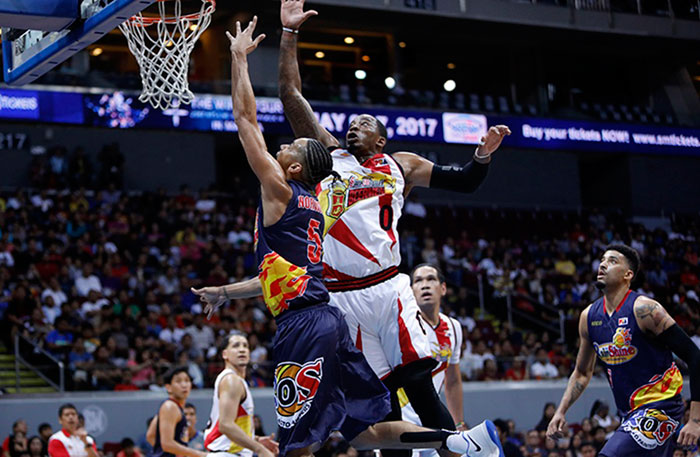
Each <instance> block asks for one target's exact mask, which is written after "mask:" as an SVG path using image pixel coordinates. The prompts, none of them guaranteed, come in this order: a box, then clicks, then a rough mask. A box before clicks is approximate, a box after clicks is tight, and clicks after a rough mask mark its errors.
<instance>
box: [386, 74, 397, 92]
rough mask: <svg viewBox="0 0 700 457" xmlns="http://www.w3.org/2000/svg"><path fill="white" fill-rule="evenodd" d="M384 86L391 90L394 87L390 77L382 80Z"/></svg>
mask: <svg viewBox="0 0 700 457" xmlns="http://www.w3.org/2000/svg"><path fill="white" fill-rule="evenodd" d="M384 84H386V87H387V89H389V90H392V89H393V88H394V87H396V80H395V79H394V78H392V77H391V76H388V77H387V78H386V79H385V80H384Z"/></svg>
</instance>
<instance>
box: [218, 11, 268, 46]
mask: <svg viewBox="0 0 700 457" xmlns="http://www.w3.org/2000/svg"><path fill="white" fill-rule="evenodd" d="M257 24H258V16H253V20H252V21H250V22H249V23H248V27H246V28H245V30H243V31H241V23H240V22H239V21H236V36H233V35H231V34H230V33H229V32H228V31H227V32H226V36H227V37H228V40H229V41H230V42H231V48H230V49H231V54H236V53H238V54H243V55H248V54H250V53H251V52H253V51H254V50H255V48H257V47H258V45H259V44H260V42H261V41H262V40H264V39H265V34H264V33H262V34H260V35H258V36H257V38H255V39H253V32H255V26H256V25H257Z"/></svg>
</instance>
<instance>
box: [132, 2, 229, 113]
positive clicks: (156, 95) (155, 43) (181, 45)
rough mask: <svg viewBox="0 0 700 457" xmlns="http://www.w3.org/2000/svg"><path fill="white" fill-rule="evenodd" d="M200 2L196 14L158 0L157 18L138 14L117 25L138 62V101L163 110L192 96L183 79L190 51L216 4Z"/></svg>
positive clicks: (187, 101)
mask: <svg viewBox="0 0 700 457" xmlns="http://www.w3.org/2000/svg"><path fill="white" fill-rule="evenodd" d="M201 1H202V6H201V9H200V10H199V13H194V14H185V15H183V14H182V5H181V0H165V1H163V0H160V1H158V12H159V14H160V18H158V17H148V16H143V15H142V14H141V13H139V14H137V15H136V16H133V17H131V18H130V19H128V20H126V21H125V22H123V23H122V24H121V25H120V26H119V29H120V30H121V31H122V33H123V34H124V36H126V39H127V41H128V42H129V49H130V50H131V52H132V53H133V54H134V56H135V57H136V61H137V62H138V64H139V68H140V73H141V83H142V84H143V91H142V92H141V95H140V96H139V100H141V101H142V102H144V103H146V102H148V103H150V104H151V105H152V106H153V107H154V108H160V109H166V108H168V107H170V106H171V105H179V104H180V103H186V104H189V103H191V102H192V100H193V99H194V94H193V93H192V91H191V90H190V87H189V83H188V81H187V73H188V69H189V63H190V53H191V52H192V49H194V44H195V43H196V42H197V40H198V39H199V37H200V35H201V34H202V32H204V30H206V28H207V27H209V24H210V23H211V15H212V13H213V12H214V9H215V7H216V3H215V1H214V0H201ZM166 7H167V11H166ZM149 32H150V33H149Z"/></svg>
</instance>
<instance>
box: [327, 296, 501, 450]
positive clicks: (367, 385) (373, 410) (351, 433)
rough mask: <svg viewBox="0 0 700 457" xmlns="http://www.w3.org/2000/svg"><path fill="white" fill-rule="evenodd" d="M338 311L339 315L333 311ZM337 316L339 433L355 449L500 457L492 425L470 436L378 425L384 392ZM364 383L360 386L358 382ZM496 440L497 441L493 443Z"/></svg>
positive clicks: (395, 424)
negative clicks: (341, 413) (341, 399)
mask: <svg viewBox="0 0 700 457" xmlns="http://www.w3.org/2000/svg"><path fill="white" fill-rule="evenodd" d="M334 311H336V312H338V311H337V310H334ZM338 315H339V327H338V331H337V334H338V346H337V347H336V348H335V350H336V353H337V354H338V362H339V365H340V373H339V375H338V379H339V380H340V382H339V388H340V389H341V390H342V392H343V397H344V408H345V415H346V417H345V421H344V422H343V424H342V427H341V428H340V429H339V430H340V432H341V433H342V434H343V436H344V437H345V438H346V439H347V440H348V441H350V442H351V443H352V444H353V446H355V447H358V448H359V449H375V448H378V447H380V448H382V452H385V451H384V449H414V448H428V447H430V448H438V449H439V448H443V451H441V453H443V452H444V453H445V454H446V453H447V452H448V451H452V452H457V453H459V454H465V453H466V454H467V455H468V457H503V454H502V450H501V446H500V442H499V440H498V434H497V432H496V429H495V427H494V425H493V424H492V423H490V422H488V423H482V424H480V425H479V426H477V427H474V428H473V429H472V430H470V431H468V432H461V433H454V432H449V431H445V430H431V429H427V428H424V427H419V426H417V425H415V424H411V423H408V422H397V421H392V422H381V423H377V422H378V421H379V420H380V419H381V418H382V417H385V416H386V415H387V413H388V412H389V402H388V397H389V395H388V392H387V390H386V387H384V385H383V384H382V382H381V381H380V380H379V378H377V376H376V375H375V374H374V373H373V371H372V369H371V368H370V366H369V363H368V362H367V359H366V358H365V356H364V355H363V354H362V352H360V351H359V350H358V349H357V348H356V347H355V345H354V344H353V343H352V340H351V339H350V336H349V335H348V332H347V326H346V325H345V324H344V323H342V322H341V321H342V320H343V319H342V317H341V316H340V314H339V313H338ZM359 379H362V380H364V382H357V380H359ZM494 437H495V438H494Z"/></svg>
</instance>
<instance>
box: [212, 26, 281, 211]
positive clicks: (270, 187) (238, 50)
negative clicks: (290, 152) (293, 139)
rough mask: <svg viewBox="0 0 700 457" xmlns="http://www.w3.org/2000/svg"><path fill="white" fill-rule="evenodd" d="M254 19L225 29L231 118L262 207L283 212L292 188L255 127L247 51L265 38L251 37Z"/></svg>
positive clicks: (255, 113) (261, 36) (253, 101)
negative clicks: (231, 30) (232, 31)
mask: <svg viewBox="0 0 700 457" xmlns="http://www.w3.org/2000/svg"><path fill="white" fill-rule="evenodd" d="M257 22H258V18H257V16H254V17H253V20H252V21H250V23H249V24H248V27H246V28H245V30H243V31H241V24H240V22H238V21H236V36H233V35H231V34H230V33H229V32H226V36H227V37H228V39H229V41H230V43H231V47H230V49H231V97H232V99H233V117H234V119H235V120H236V125H238V137H239V138H240V139H241V144H243V149H244V150H245V155H246V158H247V159H248V163H249V164H250V167H251V168H252V169H253V172H254V173H255V175H256V176H257V177H258V179H259V180H260V184H261V186H262V199H263V206H264V207H265V206H266V205H265V204H266V203H267V204H268V205H269V204H273V205H274V204H275V203H276V204H277V205H276V206H279V207H282V212H284V209H283V208H284V207H286V205H287V203H289V199H290V198H291V197H292V189H291V188H290V187H289V184H287V180H286V179H285V175H284V171H283V170H282V167H281V166H280V164H279V163H277V161H276V160H275V158H274V157H272V156H271V155H270V154H269V153H268V152H267V146H266V145H265V139H264V138H263V135H262V132H261V131H260V127H259V126H258V117H257V106H256V103H255V95H254V94H253V86H252V85H251V83H250V75H249V74H248V54H250V53H251V52H253V51H254V50H255V48H257V46H258V44H260V42H261V41H262V40H263V39H264V38H265V35H259V36H258V37H257V38H255V39H253V32H254V31H255V26H256V24H257ZM265 209H268V208H265ZM275 209H279V208H275ZM275 212H276V211H275ZM280 215H281V213H280ZM266 216H267V211H266Z"/></svg>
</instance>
